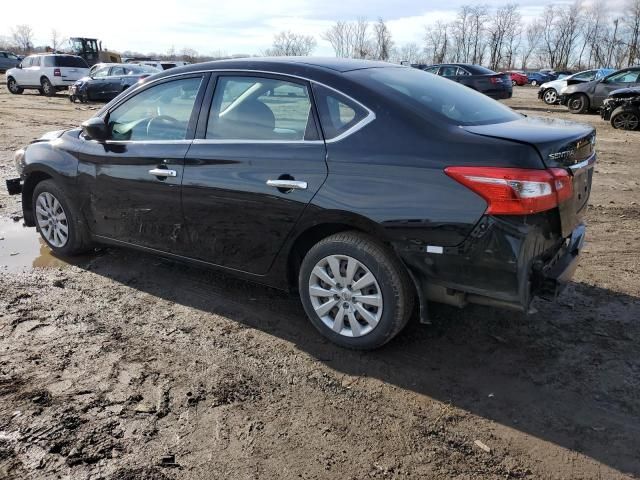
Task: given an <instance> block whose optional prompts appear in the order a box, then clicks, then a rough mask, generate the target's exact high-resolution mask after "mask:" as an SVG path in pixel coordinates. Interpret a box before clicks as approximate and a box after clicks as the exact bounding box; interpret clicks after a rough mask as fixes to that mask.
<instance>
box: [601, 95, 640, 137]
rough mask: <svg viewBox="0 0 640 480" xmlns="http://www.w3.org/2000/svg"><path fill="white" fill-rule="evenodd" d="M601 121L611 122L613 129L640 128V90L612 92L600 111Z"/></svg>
mask: <svg viewBox="0 0 640 480" xmlns="http://www.w3.org/2000/svg"><path fill="white" fill-rule="evenodd" d="M600 116H601V117H602V119H603V120H608V121H611V126H612V127H613V128H619V129H621V130H638V128H640V88H639V87H632V88H621V89H620V90H614V91H613V92H611V93H610V94H609V96H608V97H607V98H606V99H605V101H604V105H603V106H602V109H601V110H600Z"/></svg>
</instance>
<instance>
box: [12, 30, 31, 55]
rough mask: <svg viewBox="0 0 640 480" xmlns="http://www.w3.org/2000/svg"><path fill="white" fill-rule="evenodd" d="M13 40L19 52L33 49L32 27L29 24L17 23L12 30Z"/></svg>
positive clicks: (27, 51)
mask: <svg viewBox="0 0 640 480" xmlns="http://www.w3.org/2000/svg"><path fill="white" fill-rule="evenodd" d="M11 35H12V37H13V41H14V43H15V44H16V47H18V50H20V52H21V53H29V52H30V51H31V50H33V29H32V28H31V27H30V26H29V25H25V24H23V25H17V26H16V27H15V28H14V29H13V30H12V31H11Z"/></svg>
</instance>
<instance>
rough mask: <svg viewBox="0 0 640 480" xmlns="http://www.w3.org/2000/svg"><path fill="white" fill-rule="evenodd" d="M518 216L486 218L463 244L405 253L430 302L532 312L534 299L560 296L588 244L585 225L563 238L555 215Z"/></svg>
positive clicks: (419, 284)
mask: <svg viewBox="0 0 640 480" xmlns="http://www.w3.org/2000/svg"><path fill="white" fill-rule="evenodd" d="M532 217H533V216H531V217H528V218H527V219H526V220H525V219H524V218H523V219H522V220H521V223H518V222H517V221H514V219H506V218H499V217H492V216H485V217H484V218H483V219H482V221H481V222H479V224H478V225H477V226H476V228H475V229H474V231H473V232H472V234H471V235H470V236H469V238H467V240H465V242H463V244H461V245H460V246H457V247H447V248H444V249H443V250H442V253H441V254H429V253H426V254H425V252H424V251H423V252H421V253H417V252H415V253H414V252H411V253H409V252H405V255H403V257H404V260H405V262H406V264H407V265H408V266H409V268H410V269H411V270H412V276H413V277H414V281H415V282H416V283H417V287H418V288H419V289H420V290H421V294H422V296H423V297H424V299H426V300H431V301H435V302H441V303H446V304H450V305H454V306H457V307H464V306H466V305H467V304H469V303H475V304H482V305H489V306H494V307H501V308H509V309H512V310H517V311H521V312H527V311H528V310H529V305H530V303H531V301H532V299H533V298H534V297H541V298H544V299H548V300H554V299H555V298H556V297H557V296H558V294H559V293H560V292H561V291H562V290H563V289H564V287H565V286H566V285H567V283H568V282H569V281H570V280H571V278H572V277H573V274H574V272H575V270H576V268H577V265H578V259H579V254H580V251H581V249H582V247H583V245H584V238H585V226H584V224H579V225H578V226H577V227H575V228H574V229H573V231H572V232H571V233H570V235H569V236H567V237H566V238H561V236H560V235H558V234H553V233H552V232H558V231H559V228H557V225H554V222H556V221H559V220H558V219H555V218H553V215H551V214H550V213H549V214H542V215H536V216H535V218H532Z"/></svg>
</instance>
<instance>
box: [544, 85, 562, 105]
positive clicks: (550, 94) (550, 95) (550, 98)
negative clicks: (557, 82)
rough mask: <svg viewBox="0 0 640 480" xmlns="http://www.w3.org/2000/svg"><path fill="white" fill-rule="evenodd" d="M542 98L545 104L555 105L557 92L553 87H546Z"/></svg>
mask: <svg viewBox="0 0 640 480" xmlns="http://www.w3.org/2000/svg"><path fill="white" fill-rule="evenodd" d="M542 100H544V103H546V104H547V105H555V103H556V102H557V101H558V92H557V91H556V89H555V88H548V89H547V90H545V91H544V94H543V95H542Z"/></svg>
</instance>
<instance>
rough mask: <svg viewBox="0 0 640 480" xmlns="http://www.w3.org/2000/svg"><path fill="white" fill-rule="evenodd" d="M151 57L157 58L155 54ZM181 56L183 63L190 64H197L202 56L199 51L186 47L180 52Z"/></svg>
mask: <svg viewBox="0 0 640 480" xmlns="http://www.w3.org/2000/svg"><path fill="white" fill-rule="evenodd" d="M150 55H151V56H152V57H155V54H150ZM180 56H181V57H182V60H183V61H185V62H189V63H196V62H198V60H199V58H200V54H199V53H198V52H197V50H194V49H193V48H189V47H184V48H183V49H182V51H181V52H180Z"/></svg>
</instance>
